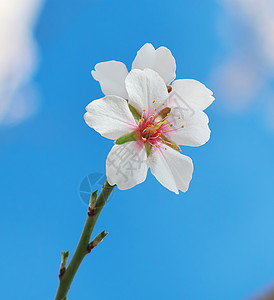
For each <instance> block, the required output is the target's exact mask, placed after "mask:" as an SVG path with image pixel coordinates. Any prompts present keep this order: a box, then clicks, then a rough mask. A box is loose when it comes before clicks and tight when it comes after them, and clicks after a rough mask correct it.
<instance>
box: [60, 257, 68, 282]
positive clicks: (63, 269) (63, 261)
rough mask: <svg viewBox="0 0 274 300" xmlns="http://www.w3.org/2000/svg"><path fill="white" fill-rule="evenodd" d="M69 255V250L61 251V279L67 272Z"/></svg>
mask: <svg viewBox="0 0 274 300" xmlns="http://www.w3.org/2000/svg"><path fill="white" fill-rule="evenodd" d="M68 256H69V251H62V252H61V265H60V269H59V275H58V277H59V279H61V278H62V277H63V275H64V274H65V272H66V267H67V262H68Z"/></svg>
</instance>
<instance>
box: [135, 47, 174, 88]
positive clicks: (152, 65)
mask: <svg viewBox="0 0 274 300" xmlns="http://www.w3.org/2000/svg"><path fill="white" fill-rule="evenodd" d="M146 68H149V69H152V70H154V71H156V72H157V73H158V74H159V75H160V76H161V77H162V78H163V80H164V82H165V83H166V84H167V85H168V84H170V82H171V81H173V80H174V79H175V77H176V74H175V71H176V63H175V59H174V57H173V56H172V54H171V52H170V50H169V49H168V48H166V47H160V48H158V49H157V50H155V49H154V47H153V46H152V45H151V44H149V43H147V44H145V45H144V46H143V47H142V48H141V49H140V50H139V51H138V52H137V55H136V57H135V59H134V61H133V63H132V69H140V70H144V69H146Z"/></svg>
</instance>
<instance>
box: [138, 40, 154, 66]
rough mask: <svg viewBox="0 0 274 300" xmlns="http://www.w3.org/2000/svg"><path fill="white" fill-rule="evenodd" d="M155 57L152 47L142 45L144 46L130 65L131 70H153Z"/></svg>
mask: <svg viewBox="0 0 274 300" xmlns="http://www.w3.org/2000/svg"><path fill="white" fill-rule="evenodd" d="M155 55H156V54H155V49H154V47H153V45H151V44H150V43H146V44H144V46H143V47H142V48H141V49H140V50H139V51H138V52H137V55H136V57H135V59H134V61H133V63H132V69H140V70H144V69H146V68H149V69H153V67H154V62H155Z"/></svg>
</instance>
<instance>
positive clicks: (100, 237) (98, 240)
mask: <svg viewBox="0 0 274 300" xmlns="http://www.w3.org/2000/svg"><path fill="white" fill-rule="evenodd" d="M107 235H108V232H105V230H103V231H102V232H101V233H99V234H98V235H97V236H96V237H95V238H94V240H93V241H92V242H91V243H89V244H88V246H87V253H90V252H91V250H92V249H94V248H95V247H96V246H97V245H99V244H100V243H101V242H102V241H103V239H104V238H105V237H106V236H107Z"/></svg>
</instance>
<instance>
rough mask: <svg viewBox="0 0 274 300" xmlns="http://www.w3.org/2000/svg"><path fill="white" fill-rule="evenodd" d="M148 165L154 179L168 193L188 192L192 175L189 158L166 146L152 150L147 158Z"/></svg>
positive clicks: (191, 165)
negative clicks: (168, 191)
mask: <svg viewBox="0 0 274 300" xmlns="http://www.w3.org/2000/svg"><path fill="white" fill-rule="evenodd" d="M165 149H166V150H165ZM148 165H149V167H150V169H151V173H152V174H153V175H154V176H155V177H156V179H157V180H158V181H159V182H160V183H161V184H162V185H163V186H164V187H166V188H167V189H169V190H170V191H172V192H174V193H176V194H178V193H179V191H178V190H181V191H183V192H186V191H187V190H188V186H189V183H190V180H191V178H192V173H193V163H192V160H191V158H190V157H188V156H185V155H183V154H181V153H180V152H178V151H176V150H174V149H172V148H170V147H168V146H167V147H166V148H164V147H159V148H157V149H156V150H152V152H151V154H150V156H149V157H148Z"/></svg>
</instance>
